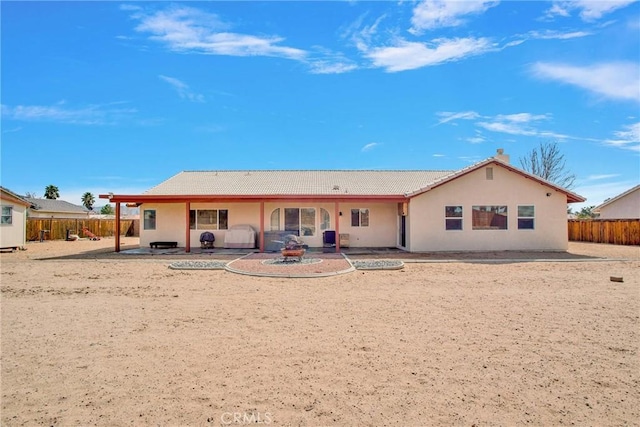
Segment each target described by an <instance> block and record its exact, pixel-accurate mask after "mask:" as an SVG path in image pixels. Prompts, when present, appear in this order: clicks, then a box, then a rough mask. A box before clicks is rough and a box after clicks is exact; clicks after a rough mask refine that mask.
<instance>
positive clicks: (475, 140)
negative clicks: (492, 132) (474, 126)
mask: <svg viewBox="0 0 640 427" xmlns="http://www.w3.org/2000/svg"><path fill="white" fill-rule="evenodd" d="M466 141H467V142H469V143H471V144H482V143H483V142H485V141H486V138H484V137H482V136H472V137H470V138H467V139H466Z"/></svg>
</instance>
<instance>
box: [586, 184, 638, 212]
mask: <svg viewBox="0 0 640 427" xmlns="http://www.w3.org/2000/svg"><path fill="white" fill-rule="evenodd" d="M594 212H596V213H599V214H600V216H599V217H598V218H599V219H640V184H639V185H636V186H635V187H633V188H631V189H630V190H627V191H625V192H624V193H622V194H619V195H617V196H616V197H613V198H611V199H608V200H606V201H605V202H604V203H603V204H601V205H600V206H598V207H596V208H595V209H594Z"/></svg>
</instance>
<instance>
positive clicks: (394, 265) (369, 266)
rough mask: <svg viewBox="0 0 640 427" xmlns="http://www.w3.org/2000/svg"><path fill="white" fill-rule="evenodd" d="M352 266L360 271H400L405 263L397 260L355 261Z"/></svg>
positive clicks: (352, 261)
mask: <svg viewBox="0 0 640 427" xmlns="http://www.w3.org/2000/svg"><path fill="white" fill-rule="evenodd" d="M351 264H353V266H354V267H355V268H356V269H358V270H400V269H401V268H404V262H402V261H400V260H397V259H355V260H351Z"/></svg>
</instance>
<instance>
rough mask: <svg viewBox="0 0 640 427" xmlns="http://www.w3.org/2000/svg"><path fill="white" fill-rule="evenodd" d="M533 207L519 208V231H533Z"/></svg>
mask: <svg viewBox="0 0 640 427" xmlns="http://www.w3.org/2000/svg"><path fill="white" fill-rule="evenodd" d="M534 214H535V209H534V207H533V206H518V230H533V229H534V225H535V215H534Z"/></svg>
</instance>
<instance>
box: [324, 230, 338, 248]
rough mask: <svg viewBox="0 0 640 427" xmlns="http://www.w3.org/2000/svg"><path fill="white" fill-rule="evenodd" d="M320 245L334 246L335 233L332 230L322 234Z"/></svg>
mask: <svg viewBox="0 0 640 427" xmlns="http://www.w3.org/2000/svg"><path fill="white" fill-rule="evenodd" d="M322 244H323V245H324V246H335V245H336V232H335V231H333V230H327V231H324V232H323V233H322Z"/></svg>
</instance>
